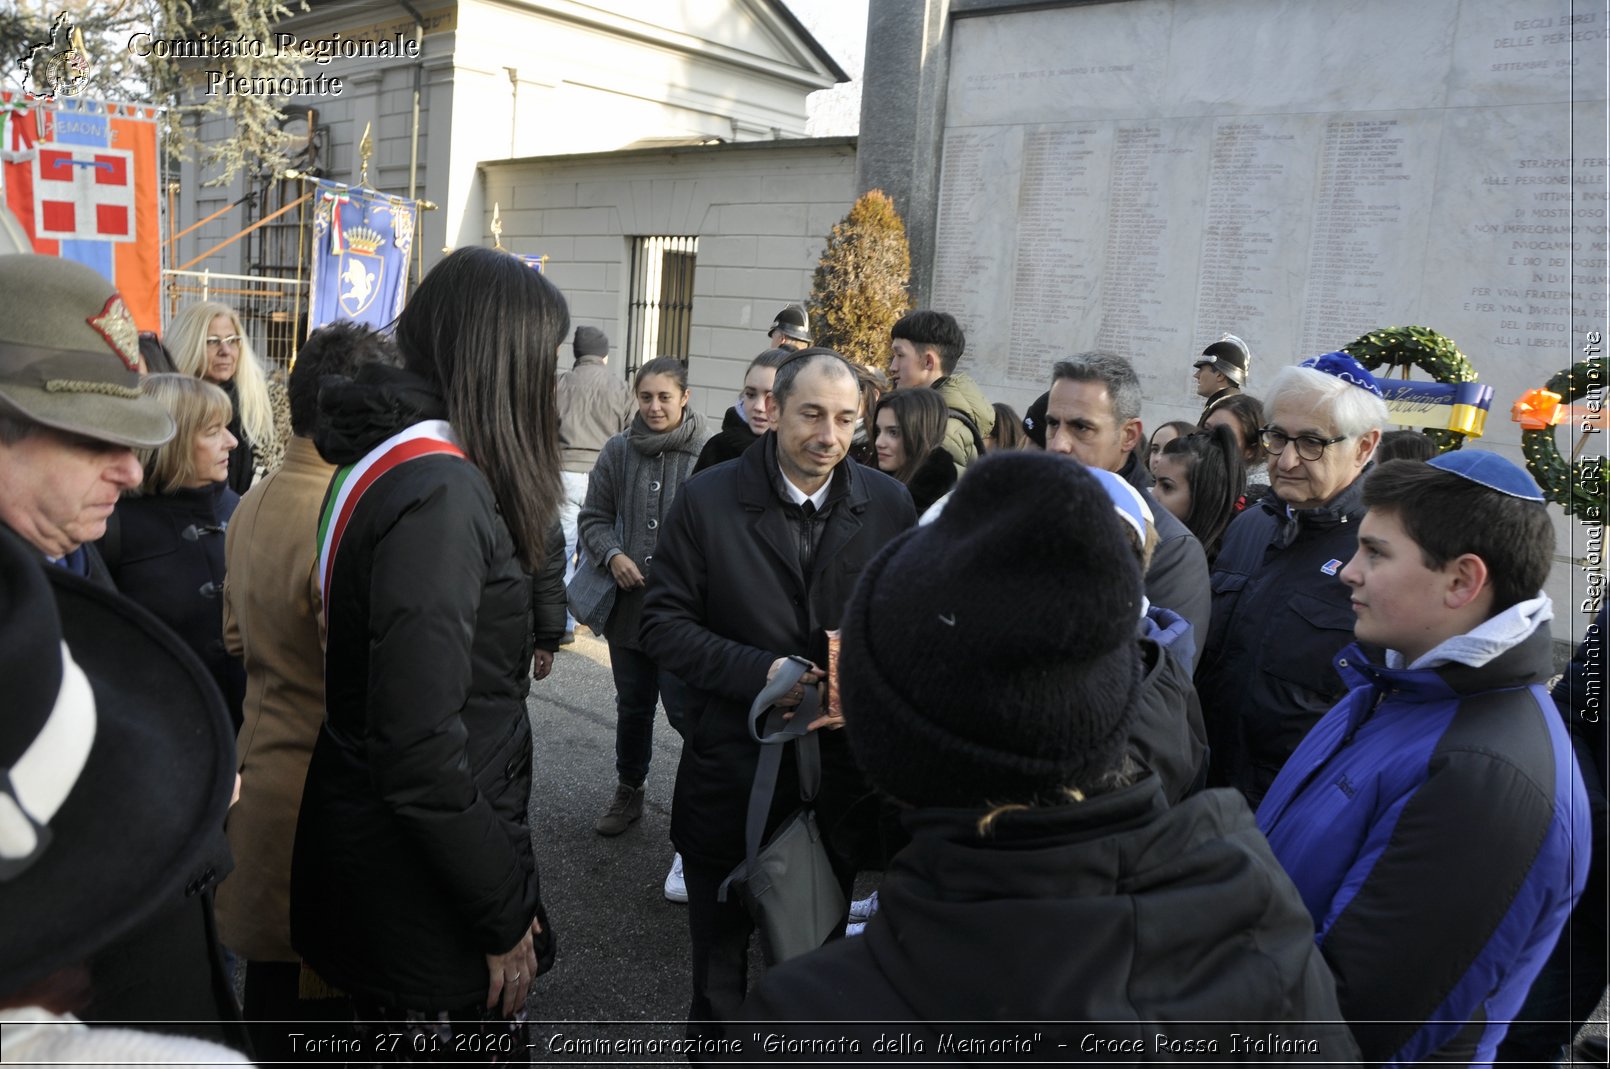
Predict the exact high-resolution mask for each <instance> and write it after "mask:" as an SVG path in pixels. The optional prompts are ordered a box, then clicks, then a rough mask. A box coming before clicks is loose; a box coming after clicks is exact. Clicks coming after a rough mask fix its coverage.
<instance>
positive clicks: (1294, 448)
mask: <svg viewBox="0 0 1610 1069" xmlns="http://www.w3.org/2000/svg"><path fill="white" fill-rule="evenodd" d="M1263 403H1264V411H1265V412H1266V413H1267V414H1268V420H1269V422H1268V425H1267V426H1265V427H1264V428H1263V429H1262V434H1261V439H1262V442H1263V447H1264V449H1265V450H1266V451H1267V452H1268V454H1269V482H1270V484H1271V487H1272V489H1273V491H1274V492H1273V493H1271V494H1270V495H1269V496H1268V497H1266V498H1264V499H1263V501H1262V502H1260V503H1259V504H1258V505H1257V506H1255V507H1253V508H1249V509H1247V510H1246V512H1244V513H1243V514H1242V515H1241V516H1240V517H1239V518H1238V519H1236V520H1235V521H1234V522H1233V523H1231V524H1230V529H1229V530H1228V531H1227V532H1226V533H1225V536H1224V546H1223V548H1222V549H1220V550H1219V556H1218V559H1217V560H1216V561H1215V562H1214V566H1213V624H1212V627H1211V628H1210V629H1209V631H1208V635H1207V640H1206V648H1205V649H1204V650H1203V654H1202V661H1201V666H1200V667H1199V668H1198V669H1197V673H1196V687H1197V692H1198V693H1199V694H1200V696H1201V698H1202V716H1203V719H1204V720H1206V722H1207V726H1208V744H1209V747H1210V752H1211V755H1212V756H1211V758H1210V760H1211V767H1210V770H1209V783H1210V784H1213V785H1217V786H1231V787H1235V788H1237V789H1239V790H1240V791H1241V793H1242V794H1244V795H1246V796H1247V800H1248V801H1249V802H1250V803H1251V804H1252V805H1253V806H1254V807H1256V806H1257V804H1258V803H1259V802H1260V801H1261V800H1262V799H1263V796H1264V793H1265V792H1266V791H1268V789H1269V785H1270V784H1271V783H1273V782H1274V778H1275V775H1276V774H1277V773H1278V772H1279V771H1280V769H1281V766H1282V765H1284V764H1285V763H1286V759H1287V758H1288V757H1290V756H1291V753H1292V751H1293V750H1295V749H1296V748H1297V744H1298V743H1299V742H1301V741H1302V738H1303V736H1304V735H1306V734H1307V733H1308V729H1309V728H1311V727H1313V726H1314V724H1315V723H1316V722H1317V721H1318V720H1319V718H1320V717H1321V716H1323V715H1324V714H1325V713H1326V711H1327V710H1329V709H1330V707H1331V706H1333V705H1335V704H1336V703H1337V702H1338V701H1339V700H1340V699H1341V698H1342V696H1343V695H1344V694H1346V693H1347V688H1346V686H1345V685H1344V684H1343V683H1342V680H1341V677H1340V676H1338V675H1337V674H1336V669H1335V668H1334V667H1333V666H1332V665H1331V660H1332V658H1334V657H1335V656H1336V655H1337V654H1338V653H1340V652H1341V650H1342V648H1343V647H1344V646H1346V645H1347V644H1348V643H1349V642H1351V641H1352V640H1353V609H1352V605H1351V603H1350V594H1349V591H1348V588H1347V587H1346V586H1345V585H1343V583H1342V581H1341V580H1340V579H1339V578H1338V573H1339V572H1340V571H1341V570H1342V566H1343V565H1344V564H1346V562H1347V561H1348V560H1350V559H1351V558H1352V556H1353V553H1354V552H1355V551H1356V549H1357V548H1358V546H1357V543H1358V522H1359V520H1360V519H1361V518H1362V517H1363V515H1364V501H1363V487H1364V480H1363V478H1362V475H1363V474H1364V469H1365V468H1366V466H1368V465H1369V463H1370V459H1371V457H1372V456H1373V455H1374V453H1375V447H1376V445H1377V444H1378V443H1379V442H1380V440H1381V427H1382V426H1383V425H1384V424H1385V423H1386V419H1387V411H1386V402H1385V401H1384V400H1383V399H1382V397H1381V390H1380V387H1379V386H1377V385H1376V383H1375V379H1374V377H1373V376H1372V375H1371V374H1370V373H1369V372H1368V371H1366V370H1365V369H1364V368H1363V367H1362V366H1361V365H1360V364H1359V363H1358V362H1357V361H1355V360H1354V359H1353V358H1352V357H1350V356H1348V355H1347V354H1346V353H1326V354H1325V355H1324V356H1320V357H1315V358H1314V359H1312V360H1309V361H1306V362H1305V363H1304V364H1303V365H1302V366H1300V367H1288V368H1283V369H1281V371H1280V373H1279V374H1278V375H1276V376H1275V379H1274V382H1273V383H1271V384H1270V387H1269V393H1268V394H1267V395H1266V396H1265V398H1264V402H1263Z"/></svg>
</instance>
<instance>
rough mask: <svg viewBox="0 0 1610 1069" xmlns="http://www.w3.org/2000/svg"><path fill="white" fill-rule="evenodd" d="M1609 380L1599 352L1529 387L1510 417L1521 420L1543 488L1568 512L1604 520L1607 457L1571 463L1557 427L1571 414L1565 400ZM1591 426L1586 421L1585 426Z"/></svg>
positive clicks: (1529, 460) (1524, 444)
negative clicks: (1558, 438)
mask: <svg viewBox="0 0 1610 1069" xmlns="http://www.w3.org/2000/svg"><path fill="white" fill-rule="evenodd" d="M1604 385H1605V358H1604V357H1602V356H1596V357H1594V358H1593V359H1591V360H1583V361H1582V362H1580V363H1577V364H1573V365H1571V366H1570V367H1568V368H1565V369H1564V370H1563V371H1560V372H1558V373H1556V374H1555V376H1554V377H1553V378H1551V379H1549V380H1548V382H1547V383H1546V384H1545V385H1544V386H1542V387H1540V388H1538V389H1534V390H1528V391H1527V392H1526V393H1525V394H1524V395H1523V396H1522V397H1521V399H1520V400H1519V401H1516V402H1515V406H1514V408H1512V409H1511V410H1510V418H1511V419H1513V420H1514V421H1515V422H1516V423H1519V424H1520V425H1521V451H1522V452H1523V453H1525V454H1526V469H1527V470H1528V471H1530V472H1531V473H1532V478H1534V479H1536V480H1537V484H1538V486H1540V487H1542V488H1543V496H1544V497H1546V498H1548V499H1549V500H1550V501H1554V502H1557V503H1558V504H1559V505H1560V506H1561V507H1563V508H1564V509H1565V514H1566V515H1567V516H1574V515H1580V516H1581V517H1582V518H1583V519H1584V520H1588V521H1590V522H1595V523H1597V522H1599V521H1601V520H1603V519H1604V498H1605V489H1604V474H1605V473H1604V457H1603V456H1597V455H1596V456H1591V457H1582V458H1581V459H1579V460H1577V461H1576V462H1575V463H1574V464H1572V463H1567V462H1566V459H1565V458H1564V457H1562V456H1561V455H1560V449H1559V446H1558V445H1557V444H1556V443H1555V441H1554V427H1555V425H1556V424H1558V423H1560V422H1561V421H1562V417H1564V416H1565V415H1566V409H1564V408H1562V407H1561V406H1562V404H1564V405H1570V404H1571V403H1572V402H1573V401H1576V400H1579V399H1580V398H1582V397H1584V396H1586V395H1587V393H1588V391H1589V390H1595V389H1599V388H1602V387H1603V386H1604ZM1597 411H1598V410H1597V409H1594V410H1593V414H1595V415H1596V414H1597ZM1590 429H1592V428H1588V427H1586V426H1584V430H1590Z"/></svg>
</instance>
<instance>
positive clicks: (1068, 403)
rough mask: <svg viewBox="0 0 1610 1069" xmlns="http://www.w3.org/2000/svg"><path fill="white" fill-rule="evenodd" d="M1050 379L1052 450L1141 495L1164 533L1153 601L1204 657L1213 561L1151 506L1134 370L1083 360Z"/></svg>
mask: <svg viewBox="0 0 1610 1069" xmlns="http://www.w3.org/2000/svg"><path fill="white" fill-rule="evenodd" d="M1051 375H1052V380H1051V392H1050V394H1049V395H1048V397H1047V400H1046V406H1045V448H1046V450H1047V451H1048V452H1051V453H1061V454H1063V455H1065V456H1071V457H1073V458H1074V459H1075V460H1077V461H1079V462H1080V463H1081V464H1083V465H1084V466H1085V467H1087V468H1101V469H1104V470H1106V471H1111V472H1116V473H1117V474H1118V475H1120V476H1122V477H1123V478H1124V480H1125V481H1126V482H1128V483H1129V484H1130V485H1131V486H1133V487H1134V488H1135V489H1136V490H1138V491H1140V495H1141V497H1143V498H1145V500H1146V504H1147V507H1149V508H1150V509H1151V510H1152V522H1153V523H1154V524H1155V525H1156V527H1157V549H1156V551H1155V552H1154V553H1153V554H1152V562H1151V565H1150V566H1149V567H1148V568H1147V569H1146V598H1147V600H1148V601H1149V602H1151V603H1152V604H1153V605H1159V606H1161V607H1163V608H1165V609H1172V610H1173V611H1174V612H1177V613H1179V614H1180V615H1181V616H1183V617H1185V619H1186V621H1187V622H1189V623H1190V625H1191V633H1192V635H1193V637H1194V639H1195V643H1196V649H1197V650H1200V649H1201V648H1202V637H1203V636H1204V635H1205V634H1206V633H1207V626H1208V609H1209V606H1210V605H1211V602H1212V595H1211V593H1210V591H1209V588H1208V566H1207V555H1206V554H1205V553H1204V552H1203V551H1202V543H1201V542H1199V541H1197V538H1196V536H1195V535H1194V534H1192V533H1191V531H1190V528H1188V527H1186V526H1185V524H1183V523H1181V522H1180V521H1179V519H1178V518H1177V517H1175V515H1174V514H1173V513H1172V512H1170V511H1168V510H1167V509H1165V508H1162V507H1160V506H1159V505H1158V504H1157V502H1156V501H1154V500H1152V496H1151V485H1152V476H1151V473H1150V472H1149V471H1147V470H1146V465H1145V464H1143V463H1141V461H1140V453H1139V452H1138V451H1137V450H1136V448H1135V447H1136V446H1138V445H1140V444H1141V443H1142V442H1144V441H1145V440H1146V433H1145V428H1144V427H1142V426H1141V422H1140V402H1141V393H1140V379H1139V378H1138V377H1137V376H1136V375H1135V369H1134V367H1133V366H1131V365H1130V363H1129V361H1128V360H1125V359H1124V358H1123V357H1121V356H1118V355H1117V354H1115V353H1104V352H1091V353H1080V354H1079V355H1078V356H1075V357H1073V358H1071V359H1068V360H1059V361H1058V362H1057V364H1056V366H1055V367H1053V368H1052V369H1051ZM1188 667H1194V662H1193V663H1192V665H1190V666H1188Z"/></svg>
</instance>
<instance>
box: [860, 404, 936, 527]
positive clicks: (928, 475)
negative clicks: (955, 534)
mask: <svg viewBox="0 0 1610 1069" xmlns="http://www.w3.org/2000/svg"><path fill="white" fill-rule="evenodd" d="M875 412H876V415H875V416H874V418H873V426H874V430H875V432H876V436H875V437H874V439H873V443H874V446H875V447H876V449H877V463H878V470H879V471H881V472H883V473H884V474H886V475H893V476H894V477H895V478H896V479H899V480H900V481H901V482H903V483H905V484H906V489H907V490H910V491H911V500H912V502H913V503H914V504H915V505H916V506H917V515H919V516H921V515H922V514H923V513H924V512H925V511H927V509H928V506H929V505H932V504H933V503H934V502H935V501H938V500H939V499H940V498H941V497H944V496H945V495H946V494H948V493H950V491H951V488H952V487H954V486H955V485H956V464H955V462H954V461H952V460H950V459H949V458H950V454H949V453H946V452H945V450H944V445H943V443H944V440H945V427H946V421H947V420H949V418H950V410H949V409H948V408H946V407H945V399H944V397H943V396H942V395H941V394H940V393H939V392H938V391H937V390H930V389H926V388H909V389H904V390H896V391H894V392H893V393H891V394H886V395H885V396H884V397H882V398H880V399H879V400H878V405H877V408H876V410H875Z"/></svg>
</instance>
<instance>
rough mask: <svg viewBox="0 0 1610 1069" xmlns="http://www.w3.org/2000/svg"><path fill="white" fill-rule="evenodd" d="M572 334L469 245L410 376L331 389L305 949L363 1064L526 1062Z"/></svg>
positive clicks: (414, 354)
mask: <svg viewBox="0 0 1610 1069" xmlns="http://www.w3.org/2000/svg"><path fill="white" fill-rule="evenodd" d="M569 326H570V315H569V311H568V308H567V306H566V304H565V299H564V297H563V296H562V295H561V294H560V293H559V291H558V289H556V288H555V287H554V286H553V284H552V283H550V282H548V281H547V279H545V278H544V277H543V276H542V275H541V274H539V273H538V272H536V271H533V270H532V269H531V268H529V267H527V266H526V265H525V264H523V263H521V262H520V261H519V260H516V259H514V258H513V257H511V256H509V255H508V254H506V253H503V252H500V251H495V250H492V249H480V248H471V249H461V250H459V251H458V252H455V253H453V254H452V255H450V256H448V257H447V258H446V259H445V260H443V261H442V262H441V263H440V264H438V265H437V266H436V267H435V268H434V269H433V270H432V271H431V272H430V273H429V274H428V275H426V276H425V280H424V281H423V282H422V283H421V284H420V286H419V289H418V291H417V292H416V293H415V294H414V297H413V299H412V300H411V301H409V303H408V305H407V307H406V308H404V309H403V312H402V315H401V316H400V317H399V318H398V321H397V331H396V339H397V345H398V349H399V350H400V352H401V354H402V358H403V366H402V367H401V368H392V367H386V366H383V365H379V364H371V365H368V366H366V367H364V368H363V369H361V370H360V371H359V372H358V375H357V376H356V378H354V379H352V380H338V381H330V382H326V383H325V384H324V386H323V388H322V390H321V393H320V407H321V409H322V411H323V416H324V418H323V420H322V421H321V423H320V425H319V427H318V429H317V431H316V432H315V442H316V444H317V445H318V448H319V452H320V453H321V454H322V455H323V456H324V458H325V459H326V460H328V461H330V462H331V463H333V464H335V465H337V470H336V473H335V476H334V477H333V479H332V481H331V487H330V492H329V496H328V498H327V500H326V504H325V508H324V514H323V516H322V517H321V521H320V526H319V532H320V549H319V578H320V582H321V585H322V589H323V596H324V609H325V618H326V625H327V641H326V649H325V709H326V718H325V723H324V727H323V729H322V730H321V731H320V733H319V738H318V741H317V743H316V744H315V746H314V751H313V759H312V763H311V765H310V766H309V768H308V776H307V784H306V788H305V791H304V795H303V800H302V810H301V817H300V820H299V822H298V825H297V833H296V845H295V849H294V856H293V862H292V875H291V939H292V943H293V945H294V946H295V948H296V950H297V951H298V952H299V953H300V954H301V955H302V957H303V959H304V960H305V961H306V962H307V964H308V965H309V966H310V967H311V968H312V969H314V970H316V971H317V973H318V974H319V975H320V976H321V977H322V978H323V979H324V980H326V981H328V982H329V983H330V984H332V985H333V986H335V987H336V988H339V989H340V990H342V991H344V992H346V993H348V994H349V995H350V996H351V998H352V1001H353V1009H354V1014H355V1016H356V1018H357V1020H358V1022H359V1025H358V1030H359V1036H360V1039H362V1040H363V1041H364V1047H363V1051H364V1055H365V1058H366V1059H371V1058H374V1057H375V1050H376V1047H375V1044H374V1042H372V1040H374V1039H376V1038H379V1037H380V1036H382V1035H384V1036H390V1035H393V1034H396V1033H402V1034H403V1038H402V1040H401V1041H400V1042H398V1043H396V1044H395V1052H396V1053H397V1054H398V1055H406V1056H407V1057H408V1058H410V1059H412V1058H417V1057H421V1056H429V1055H434V1056H436V1057H439V1058H447V1057H451V1056H452V1054H453V1053H454V1051H459V1052H463V1051H467V1050H471V1049H473V1051H474V1053H475V1055H476V1056H477V1057H478V1058H481V1059H489V1060H493V1061H499V1062H506V1061H525V1060H526V1058H527V1055H528V1051H527V1049H526V1046H525V1042H524V1028H525V1025H524V1020H525V1004H526V999H527V995H528V993H529V991H530V989H531V983H532V980H533V979H534V978H535V976H536V974H537V972H538V971H539V969H541V968H546V966H547V964H548V963H549V962H550V961H551V960H552V954H553V945H554V944H553V936H552V933H551V931H550V930H549V928H548V924H547V920H546V917H545V914H544V911H543V908H542V901H541V896H540V894H539V887H538V879H537V867H536V861H535V859H534V857H533V855H532V848H531V836H530V830H529V828H528V827H527V826H526V812H527V806H528V804H529V802H530V793H531V728H530V724H529V722H528V720H527V718H526V710H525V697H526V693H527V691H528V690H529V688H530V682H531V678H532V676H533V674H535V676H536V678H538V679H541V678H543V677H544V676H546V675H547V672H548V670H549V668H550V667H551V665H552V656H553V650H555V649H557V647H558V642H559V638H560V636H561V635H562V633H563V631H564V592H563V586H562V576H563V574H564V536H563V534H562V532H561V531H560V528H559V521H558V506H559V498H560V493H561V489H560V485H561V484H560V479H559V445H558V435H557V433H556V422H557V421H556V419H555V395H554V378H555V369H554V364H555V359H556V356H557V350H558V347H559V343H560V341H561V340H562V339H563V338H564V337H565V335H566V333H567V332H568V330H569ZM539 569H540V572H541V575H540V576H539V578H538V580H537V582H536V589H535V590H533V581H532V579H531V577H530V576H529V575H528V574H527V573H528V572H529V571H537V570H539ZM534 606H535V612H534ZM534 617H535V618H534ZM533 635H534V636H535V642H536V646H537V650H536V652H535V653H533ZM376 1029H378V1030H379V1031H378V1032H377V1031H376Z"/></svg>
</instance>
